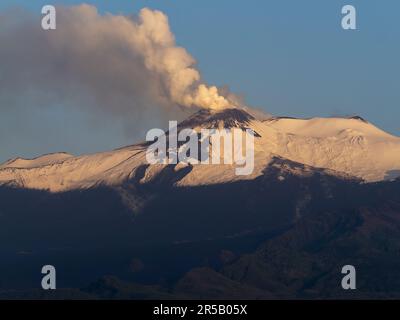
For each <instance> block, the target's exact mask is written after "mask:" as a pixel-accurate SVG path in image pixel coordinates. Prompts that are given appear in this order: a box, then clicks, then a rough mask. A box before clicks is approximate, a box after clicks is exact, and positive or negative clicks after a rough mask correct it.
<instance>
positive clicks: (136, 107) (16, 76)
mask: <svg viewBox="0 0 400 320" xmlns="http://www.w3.org/2000/svg"><path fill="white" fill-rule="evenodd" d="M40 18H41V17H38V16H34V15H33V14H30V13H27V12H17V13H16V12H13V13H11V12H7V13H3V14H2V16H1V17H0V43H1V47H0V61H1V64H0V99H1V102H2V103H1V107H0V108H3V107H7V106H8V107H11V106H15V105H18V104H26V103H27V101H29V103H30V104H31V105H35V106H39V105H45V106H46V105H47V106H49V105H52V104H54V103H58V104H62V105H67V106H77V107H79V108H86V107H90V108H92V109H91V110H93V109H95V110H97V109H101V110H102V111H104V112H105V113H108V114H111V115H117V116H123V117H125V116H131V115H134V116H135V117H136V118H139V119H140V117H141V116H146V115H147V116H156V115H157V116H158V117H160V116H161V115H163V114H164V116H165V115H167V114H170V113H171V112H172V113H173V112H177V110H179V109H186V108H187V109H190V108H196V107H200V108H216V109H218V108H225V107H228V106H231V105H232V103H231V102H230V101H229V100H228V98H225V97H224V96H222V95H220V93H219V90H218V89H217V88H216V87H213V86H211V87H210V86H207V85H206V84H204V83H202V81H201V76H200V73H199V71H198V70H197V69H196V68H195V63H196V62H195V60H194V58H193V57H192V56H191V55H190V54H189V53H188V52H187V51H186V50H185V49H184V48H182V47H178V46H177V45H176V42H175V38H174V35H173V33H172V32H171V30H170V27H169V23H168V18H167V16H166V15H165V14H163V13H162V12H160V11H153V10H150V9H147V8H145V9H142V10H141V11H140V13H139V15H138V16H136V17H127V16H122V15H112V14H105V15H100V14H99V13H98V12H97V9H96V8H95V7H94V6H90V5H86V4H84V5H79V6H72V7H57V29H56V30H51V31H44V30H42V29H41V27H40V26H41V24H40ZM191 111H192V112H193V110H191Z"/></svg>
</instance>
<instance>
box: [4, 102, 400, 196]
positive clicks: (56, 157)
mask: <svg viewBox="0 0 400 320" xmlns="http://www.w3.org/2000/svg"><path fill="white" fill-rule="evenodd" d="M232 127H236V128H241V129H246V128H250V129H252V130H253V131H254V132H255V146H254V149H255V150H254V151H255V152H254V154H255V160H254V164H255V165H254V171H253V173H252V174H251V175H248V176H238V175H236V174H235V165H224V164H221V165H208V164H207V165H206V164H199V165H193V167H191V168H190V170H187V172H186V174H185V175H184V176H183V177H179V179H176V182H175V183H176V185H179V186H193V185H208V184H216V183H226V182H230V181H235V180H242V179H254V178H255V177H257V176H260V175H261V174H262V172H263V170H264V169H265V168H266V167H268V166H269V165H271V164H272V163H273V161H272V160H273V159H275V158H276V157H278V158H281V159H287V160H291V161H295V162H298V163H302V164H305V165H307V166H311V167H316V168H322V169H326V170H327V171H332V170H333V171H334V172H335V174H337V175H343V174H345V175H350V176H353V177H358V178H361V179H363V180H365V181H367V182H373V181H380V180H390V179H394V178H396V177H398V176H400V138H399V137H395V136H392V135H390V134H388V133H386V132H384V131H382V130H380V129H378V128H377V127H375V126H374V125H373V124H371V123H369V122H367V121H365V120H364V119H362V118H360V117H352V118H312V119H294V118H270V119H267V120H259V119H257V118H255V117H254V116H252V115H251V114H250V113H248V112H246V111H244V110H239V109H225V110H222V111H212V110H201V111H199V112H197V113H195V114H194V115H192V116H191V117H190V118H188V119H187V120H185V121H183V122H182V123H180V124H179V125H178V130H180V129H182V128H192V129H195V130H199V129H201V128H232ZM146 150H147V144H146V143H140V144H136V145H132V146H128V147H124V148H120V149H117V150H113V151H109V152H102V153H96V154H90V155H83V156H77V157H75V156H72V155H70V154H66V153H55V154H49V155H44V156H41V157H38V158H35V159H31V160H29V159H21V158H17V159H13V160H9V161H7V162H5V163H3V164H1V165H0V184H2V185H13V186H18V187H24V188H31V189H47V190H50V191H53V192H58V191H65V190H71V189H81V188H90V187H93V186H96V185H108V186H118V185H120V184H122V183H124V182H126V181H129V180H130V179H133V178H134V177H136V178H137V177H138V170H140V171H143V170H144V172H140V183H142V184H146V183H149V182H151V181H153V180H154V179H156V178H157V176H158V175H159V174H160V173H161V172H162V170H163V169H164V168H165V166H166V165H162V164H158V165H148V163H147V161H146ZM184 166H186V165H184V164H178V165H176V166H175V167H174V171H175V172H177V171H178V170H180V169H181V168H182V167H184ZM299 174H300V173H299ZM301 174H304V172H303V171H302V172H301Z"/></svg>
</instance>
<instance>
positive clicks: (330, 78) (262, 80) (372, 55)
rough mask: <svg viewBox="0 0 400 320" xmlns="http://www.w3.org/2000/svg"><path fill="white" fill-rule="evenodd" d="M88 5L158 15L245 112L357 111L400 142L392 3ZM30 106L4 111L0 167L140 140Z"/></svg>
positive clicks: (32, 4)
mask: <svg viewBox="0 0 400 320" xmlns="http://www.w3.org/2000/svg"><path fill="white" fill-rule="evenodd" d="M85 2H86V3H89V4H94V5H95V6H96V7H97V8H98V9H99V11H100V12H102V13H105V12H110V13H113V14H121V13H122V14H127V15H130V14H137V13H138V12H139V10H140V9H141V8H142V7H149V8H152V9H159V10H161V11H163V12H164V13H165V14H166V15H167V16H168V17H169V23H170V26H171V28H172V31H173V32H174V34H175V36H176V40H177V43H178V45H179V46H182V47H184V48H186V49H187V50H188V52H189V53H190V54H191V55H192V56H193V57H194V58H195V59H196V60H197V63H198V68H199V70H200V72H201V73H202V75H203V77H204V79H205V80H206V81H207V82H208V83H209V84H215V85H218V86H222V85H228V86H229V88H230V89H231V91H233V92H235V93H239V94H242V95H243V96H244V97H245V101H246V103H247V104H248V105H250V106H254V107H258V108H261V109H264V110H266V111H268V112H269V113H272V114H274V115H285V116H294V117H313V116H332V115H339V116H341V115H355V114H357V115H361V116H362V117H364V118H366V119H367V120H369V121H371V122H372V123H374V124H376V125H377V126H379V127H381V128H382V129H384V130H386V131H389V132H391V133H393V134H396V135H399V136H400V125H399V119H400V108H399V101H400V88H399V87H400V61H399V57H400V19H399V18H398V17H399V14H400V2H399V1H398V0H393V1H390V0H381V1H355V0H348V1H336V0H330V1H321V0H302V1H298V0H291V1H288V0H276V1H268V0H267V1H266V0H258V1H256V0H246V1H240V0H234V1H232V0H218V1H215V0H213V1H211V0H202V1H194V0H191V1H188V0H158V1H151V0H145V1H136V0H113V1H106V0H104V1H85ZM79 3H81V1H48V0H46V1H35V0H30V1H26V0H13V1H8V0H3V1H1V2H0V13H1V12H4V10H5V9H7V8H9V7H10V6H16V5H18V6H22V7H24V8H27V9H28V10H30V11H33V12H35V13H37V14H38V15H39V14H40V10H41V7H42V6H43V5H45V4H55V5H57V4H66V5H69V4H79ZM345 4H352V5H354V6H355V7H356V9H357V28H358V30H356V31H344V30H343V29H342V28H341V24H340V21H341V8H342V6H343V5H345ZM0 19H1V15H0ZM0 63H1V61H0ZM0 77H1V74H0ZM30 103H31V102H30V101H26V109H24V110H20V109H18V110H12V109H4V108H2V107H1V106H0V162H2V161H4V160H6V159H8V158H11V157H16V156H24V157H33V156H36V155H39V154H42V153H48V152H56V151H68V152H71V153H75V154H79V153H87V152H95V151H100V150H107V149H111V148H116V147H119V146H123V145H125V144H131V143H134V142H136V141H138V140H143V138H144V131H143V130H142V129H140V130H138V131H135V132H134V133H133V131H129V130H126V128H124V126H123V125H121V123H120V122H119V120H118V119H115V118H112V119H110V121H107V118H105V117H96V116H93V115H91V114H90V112H88V111H79V109H78V108H75V109H70V108H65V107H62V106H57V105H54V106H52V107H51V108H48V107H47V108H42V109H37V108H33V107H32V106H31V105H30ZM77 103H79V102H77ZM133 122H134V121H133ZM132 125H133V126H134V125H135V123H133V124H132ZM138 125H139V124H138ZM142 125H143V124H142Z"/></svg>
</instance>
